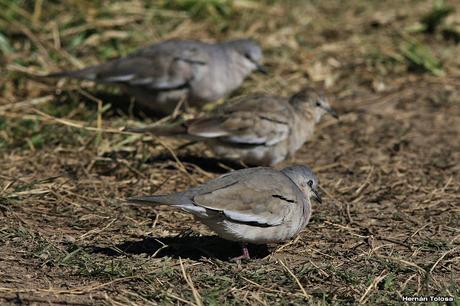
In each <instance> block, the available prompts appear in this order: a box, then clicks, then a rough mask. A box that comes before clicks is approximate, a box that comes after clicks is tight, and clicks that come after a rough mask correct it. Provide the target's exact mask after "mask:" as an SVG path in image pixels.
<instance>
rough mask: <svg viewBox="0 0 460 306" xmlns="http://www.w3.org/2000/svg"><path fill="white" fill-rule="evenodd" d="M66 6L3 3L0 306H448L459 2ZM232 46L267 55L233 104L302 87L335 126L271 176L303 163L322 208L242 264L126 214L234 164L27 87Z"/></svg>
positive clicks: (458, 258) (457, 259)
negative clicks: (250, 45) (156, 54)
mask: <svg viewBox="0 0 460 306" xmlns="http://www.w3.org/2000/svg"><path fill="white" fill-rule="evenodd" d="M66 2H67V3H66V4H65V5H64V4H59V2H57V1H56V2H54V1H46V0H45V1H38V0H37V1H35V3H34V4H31V3H32V2H26V1H20V0H13V1H12V0H0V8H1V11H0V52H1V54H2V56H1V57H0V63H1V69H2V71H1V75H0V90H1V96H0V158H1V159H0V304H2V305H3V304H5V305H7V304H25V305H45V304H54V305H58V304H59V305H61V304H62V305H88V304H97V305H106V304H107V305H150V304H152V305H157V304H161V305H167V304H178V305H182V304H191V305H224V304H225V305H227V304H228V305H237V304H250V305H259V304H261V305H276V304H281V305H288V304H289V305H300V304H305V303H307V302H308V303H310V304H316V305H329V304H339V305H342V304H357V303H362V304H385V305H396V304H398V305H399V304H402V303H403V302H402V297H403V296H421V295H436V296H450V297H453V298H454V299H455V300H454V302H450V303H449V304H450V305H460V204H459V203H460V141H459V139H460V93H459V89H460V58H459V54H460V45H459V41H460V6H458V2H457V3H456V2H455V1H451V2H449V1H446V2H435V1H433V2H432V1H385V2H384V3H383V1H382V3H381V2H379V1H357V0H354V1H344V2H340V3H339V1H292V0H290V1H269V0H266V1H263V2H259V1H251V0H234V1H224V0H221V1H204V0H201V1H185V0H176V1H157V2H150V1H145V0H133V1H115V0H106V1H102V0H101V1H78V0H74V1H66ZM455 4H457V6H456V7H455ZM236 37H253V38H255V39H256V40H258V41H259V42H260V43H261V44H262V46H263V48H264V52H265V58H266V60H265V62H266V64H267V66H268V67H269V69H270V75H269V76H262V75H252V76H251V77H250V78H249V79H248V80H247V81H246V82H245V83H244V85H243V87H242V88H241V89H240V90H238V92H236V93H234V95H241V94H247V93H250V92H254V91H262V92H265V93H272V94H285V95H288V94H290V93H292V92H293V91H295V90H297V89H299V88H300V87H302V86H304V85H307V84H308V85H311V86H314V87H317V88H324V90H325V92H326V93H327V96H328V97H329V99H330V101H331V104H332V105H333V106H334V108H335V109H336V110H337V112H338V113H339V114H340V119H339V120H335V119H334V118H331V117H325V118H324V120H322V122H321V124H320V125H319V127H318V129H317V131H316V134H315V137H314V138H313V139H312V140H311V141H309V142H308V143H306V144H305V145H304V146H303V147H302V149H301V150H300V151H299V152H298V153H297V154H296V155H295V157H294V158H293V159H291V160H288V161H285V162H283V163H281V164H279V165H277V166H276V167H277V168H282V167H283V166H286V165H289V164H292V163H303V164H307V165H310V166H311V167H313V169H314V170H315V171H316V172H317V174H318V176H319V178H320V185H321V192H322V195H323V204H321V205H315V206H314V207H313V216H312V220H311V222H310V223H309V224H308V226H307V227H306V229H305V230H304V231H302V232H301V233H300V235H299V236H297V237H296V238H295V239H293V240H291V241H289V242H287V243H285V244H283V245H281V244H280V245H269V246H266V247H265V246H254V247H252V249H251V252H252V253H253V254H255V258H254V259H252V260H250V261H244V262H241V263H235V262H232V261H230V260H229V258H231V257H234V256H236V255H239V252H240V249H239V246H238V245H237V244H234V243H231V242H227V241H225V240H222V239H220V238H218V237H217V236H215V235H214V234H213V233H212V232H210V231H209V230H207V229H206V228H205V227H204V226H203V225H200V224H199V223H197V222H195V221H193V218H192V217H191V216H190V215H188V214H186V213H184V212H181V211H177V210H172V209H169V208H167V207H155V208H152V207H145V206H132V205H126V204H125V203H124V201H123V199H125V198H126V197H128V196H132V195H143V194H148V193H167V192H171V191H179V190H184V189H186V188H187V187H189V186H193V185H196V184H198V183H201V182H204V181H206V180H208V179H210V178H212V177H216V176H217V175H219V174H221V173H225V172H226V171H227V170H228V167H230V168H235V167H237V166H238V165H232V164H230V165H229V164H224V163H223V162H222V161H219V160H217V159H215V158H213V156H212V153H211V152H208V151H207V149H206V148H205V147H204V146H203V145H201V144H192V145H187V146H183V145H184V143H185V142H184V141H181V140H175V139H167V138H161V139H160V138H156V137H152V136H148V135H132V134H124V133H121V132H119V130H120V128H121V127H123V126H127V125H136V124H140V123H145V122H148V123H149V122H154V121H155V120H157V119H158V118H153V117H151V116H149V117H148V118H147V116H146V114H144V113H143V112H142V110H140V111H139V110H136V109H135V108H134V109H133V108H132V107H131V106H132V105H133V104H132V100H130V98H129V97H126V96H123V95H121V94H119V93H118V92H117V91H116V90H114V89H112V88H110V87H104V86H99V85H98V86H94V85H93V84H91V83H88V82H75V81H64V80H60V81H56V80H43V79H39V78H37V77H35V75H38V74H43V73H46V72H52V71H57V70H59V69H70V68H78V67H82V66H83V65H89V64H94V63H97V62H100V61H102V60H104V59H107V58H111V57H115V56H118V55H123V54H126V53H128V52H129V51H131V50H134V49H135V48H136V47H139V46H143V45H145V44H146V42H154V41H160V40H163V39H169V38H196V39H203V40H207V41H213V40H224V39H228V38H236ZM176 158H177V159H176Z"/></svg>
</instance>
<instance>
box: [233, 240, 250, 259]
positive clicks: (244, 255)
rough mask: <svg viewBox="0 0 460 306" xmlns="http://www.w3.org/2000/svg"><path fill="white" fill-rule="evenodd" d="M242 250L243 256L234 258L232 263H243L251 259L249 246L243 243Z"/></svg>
mask: <svg viewBox="0 0 460 306" xmlns="http://www.w3.org/2000/svg"><path fill="white" fill-rule="evenodd" d="M241 248H242V250H243V254H242V255H241V256H237V257H233V258H232V261H241V260H243V259H251V256H249V250H248V244H247V243H243V244H242V247H241Z"/></svg>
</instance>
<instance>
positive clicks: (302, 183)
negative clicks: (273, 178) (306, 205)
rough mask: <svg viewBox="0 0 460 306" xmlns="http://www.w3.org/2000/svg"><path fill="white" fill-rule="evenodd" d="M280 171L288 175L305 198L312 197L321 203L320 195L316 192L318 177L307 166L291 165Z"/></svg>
mask: <svg viewBox="0 0 460 306" xmlns="http://www.w3.org/2000/svg"><path fill="white" fill-rule="evenodd" d="M281 172H283V173H284V174H286V175H287V176H289V178H290V179H291V180H292V181H293V182H294V183H295V184H296V185H297V187H299V189H300V190H301V191H302V192H303V194H304V195H305V196H306V197H307V198H309V199H311V198H313V199H315V200H316V201H317V202H319V203H321V196H320V195H319V192H318V178H317V177H316V175H315V173H313V171H312V170H311V169H310V168H309V167H307V166H303V165H293V166H290V167H286V168H284V169H283V170H281Z"/></svg>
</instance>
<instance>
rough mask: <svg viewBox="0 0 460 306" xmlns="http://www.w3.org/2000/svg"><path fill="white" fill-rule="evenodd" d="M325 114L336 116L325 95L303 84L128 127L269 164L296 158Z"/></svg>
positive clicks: (253, 162)
mask: <svg viewBox="0 0 460 306" xmlns="http://www.w3.org/2000/svg"><path fill="white" fill-rule="evenodd" d="M325 113H330V114H331V115H333V116H334V117H337V114H336V113H335V111H334V110H333V109H332V108H331V107H330V105H329V102H328V100H327V99H326V97H325V96H323V95H322V94H319V93H318V92H317V91H315V90H314V89H312V88H304V89H302V90H301V91H299V92H298V93H296V94H294V95H293V96H291V97H279V96H267V95H251V96H243V97H238V98H234V99H231V100H230V101H228V102H227V103H226V104H224V105H221V106H220V107H218V108H217V109H215V111H214V112H213V113H211V114H206V115H202V116H201V117H198V118H195V119H190V120H187V121H185V122H182V123H179V124H173V125H170V126H153V127H143V128H142V127H141V128H126V129H125V130H126V131H131V132H150V133H152V134H155V135H157V136H181V137H186V138H190V139H193V140H200V141H203V142H205V143H206V144H207V146H208V147H209V148H211V150H212V151H214V153H215V154H216V155H218V156H219V157H222V158H226V159H230V160H235V161H242V162H243V163H244V164H247V165H253V166H269V165H274V164H276V163H279V162H281V161H283V160H285V159H286V158H288V157H290V156H292V155H293V154H294V153H295V152H296V151H297V150H298V149H299V148H300V147H301V146H302V145H303V144H304V143H305V142H306V141H307V140H309V139H310V138H311V137H312V135H313V132H314V129H315V125H316V124H317V123H318V122H319V121H320V119H321V117H322V116H323V115H324V114H325Z"/></svg>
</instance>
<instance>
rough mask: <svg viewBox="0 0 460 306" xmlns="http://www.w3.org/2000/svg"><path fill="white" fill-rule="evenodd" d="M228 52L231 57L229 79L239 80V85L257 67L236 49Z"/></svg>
mask: <svg viewBox="0 0 460 306" xmlns="http://www.w3.org/2000/svg"><path fill="white" fill-rule="evenodd" d="M227 54H228V57H229V67H228V68H229V69H228V70H227V71H228V76H229V79H233V80H235V81H237V82H238V85H239V84H241V82H243V80H244V79H245V78H246V77H247V76H248V75H249V74H250V73H251V72H252V71H254V70H255V69H256V67H255V65H254V63H252V62H251V61H249V60H248V59H247V58H245V57H244V56H242V55H241V54H240V53H238V52H236V51H234V50H228V52H227ZM229 81H230V80H229Z"/></svg>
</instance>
